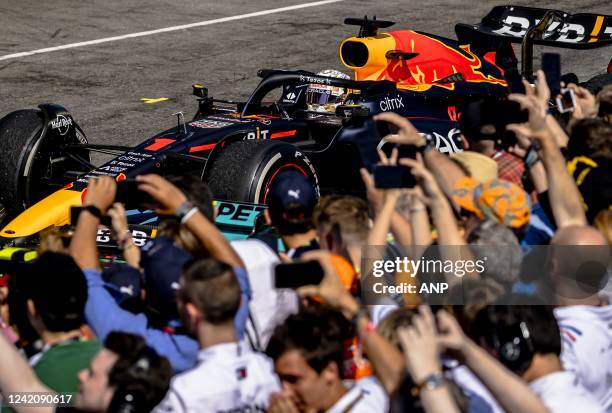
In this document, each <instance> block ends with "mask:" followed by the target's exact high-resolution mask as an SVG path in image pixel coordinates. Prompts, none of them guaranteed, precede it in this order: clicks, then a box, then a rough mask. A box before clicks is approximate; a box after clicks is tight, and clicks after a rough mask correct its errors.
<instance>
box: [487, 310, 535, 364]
mask: <svg viewBox="0 0 612 413" xmlns="http://www.w3.org/2000/svg"><path fill="white" fill-rule="evenodd" d="M493 347H494V349H495V352H496V353H497V358H498V360H499V361H500V362H501V363H502V364H503V365H505V366H506V367H508V368H509V369H510V370H512V371H514V372H523V371H525V370H527V368H528V367H529V364H530V363H531V359H532V358H533V356H534V354H535V349H534V345H533V341H532V340H531V333H530V332H529V328H528V327H527V323H526V322H525V321H521V322H520V323H518V324H514V325H510V326H508V327H505V328H504V329H503V330H502V331H496V332H495V334H494V335H493Z"/></svg>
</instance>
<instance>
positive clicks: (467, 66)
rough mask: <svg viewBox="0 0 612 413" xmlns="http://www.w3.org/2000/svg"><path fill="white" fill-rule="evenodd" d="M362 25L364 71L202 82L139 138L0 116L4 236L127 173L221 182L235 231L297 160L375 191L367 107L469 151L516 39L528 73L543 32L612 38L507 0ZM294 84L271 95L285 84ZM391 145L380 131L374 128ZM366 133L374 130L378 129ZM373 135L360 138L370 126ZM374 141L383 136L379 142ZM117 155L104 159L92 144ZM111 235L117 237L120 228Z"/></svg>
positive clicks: (134, 217)
mask: <svg viewBox="0 0 612 413" xmlns="http://www.w3.org/2000/svg"><path fill="white" fill-rule="evenodd" d="M345 23H347V24H352V25H358V26H359V27H360V29H359V34H358V35H357V36H354V37H349V38H347V39H345V40H343V41H342V42H341V44H340V48H339V54H340V60H341V62H342V63H343V64H344V66H346V67H347V68H348V69H350V70H352V71H353V72H354V78H353V79H350V78H346V76H344V77H343V76H338V75H333V76H330V75H329V73H325V72H323V73H321V74H314V73H310V72H306V71H300V70H298V71H284V70H260V71H259V72H258V75H259V76H260V77H261V78H262V80H261V82H260V83H259V85H258V86H257V87H256V88H255V90H254V91H253V92H252V94H251V95H250V97H249V98H248V99H247V100H246V101H245V102H232V101H227V100H219V99H214V98H212V97H210V96H209V95H208V90H207V88H206V87H204V86H203V85H193V93H194V95H195V96H196V97H197V98H198V108H197V111H196V114H195V116H194V117H193V119H192V120H191V121H185V120H184V119H183V118H182V117H180V116H179V117H178V121H177V126H176V127H174V128H172V129H169V130H166V131H163V132H160V133H156V134H154V135H153V136H152V137H150V138H148V139H145V140H144V141H143V142H142V143H141V144H139V145H137V146H134V147H124V146H117V145H104V144H90V143H88V141H87V138H86V135H85V133H84V132H83V130H82V129H81V128H80V127H79V125H78V124H77V123H76V121H75V120H74V118H73V117H72V115H71V114H70V113H69V112H68V111H67V110H66V109H65V108H64V107H62V106H60V105H57V104H43V105H39V106H38V108H37V109H26V110H19V111H16V112H12V113H10V114H8V115H6V116H5V117H4V118H2V119H0V147H1V148H2V150H1V151H0V179H1V180H2V182H3V184H4V185H3V186H2V188H0V203H2V205H3V206H4V211H5V214H6V220H5V222H7V224H6V225H5V226H4V228H2V230H1V231H0V243H1V244H3V245H5V246H9V247H19V246H28V245H32V244H35V243H36V242H37V237H36V234H37V233H39V232H40V231H41V230H43V229H45V228H48V227H51V226H60V227H61V226H64V225H69V224H70V207H71V206H77V205H80V204H82V201H83V199H84V195H85V191H86V187H87V182H88V179H89V178H91V177H96V176H102V175H106V176H111V177H114V178H115V179H116V180H117V181H118V182H121V181H124V180H128V181H129V180H131V179H133V178H134V177H135V176H137V175H139V174H145V173H157V174H160V175H164V176H167V175H178V174H191V175H195V176H198V177H201V179H203V180H205V181H206V182H208V184H209V185H210V188H211V190H212V192H213V194H214V196H215V198H216V199H218V201H217V207H218V212H219V217H218V219H217V223H218V224H219V226H220V227H221V228H222V229H223V230H224V231H225V232H226V234H228V236H230V237H234V238H235V237H243V236H246V235H248V234H249V233H250V232H251V231H252V228H253V226H254V225H255V223H256V218H257V216H258V215H259V213H260V212H261V210H262V209H263V208H265V204H266V201H267V200H266V197H267V189H268V188H269V186H270V184H271V183H272V182H273V181H274V179H275V178H276V176H277V175H278V174H279V173H280V172H281V171H285V170H296V171H298V172H299V173H301V174H303V175H305V176H306V177H308V179H309V180H310V181H311V182H312V184H313V186H314V187H315V188H316V190H317V192H318V193H320V194H325V193H332V192H333V193H356V194H363V192H364V188H363V184H362V182H361V179H360V176H359V168H360V167H361V166H362V165H363V164H364V162H365V158H367V154H364V149H363V145H362V143H363V142H361V141H359V139H357V135H359V134H361V135H363V125H364V119H367V118H369V117H371V116H372V115H375V114H377V113H381V112H387V111H393V112H396V113H398V114H400V115H402V116H405V117H406V118H408V119H410V120H411V121H412V122H413V123H414V124H415V126H416V127H417V128H418V129H419V130H420V131H421V132H423V133H425V134H427V136H428V139H431V140H433V142H434V143H435V145H436V146H437V148H438V149H439V150H440V151H441V152H456V151H460V150H462V146H461V140H460V139H459V137H460V131H459V130H458V127H457V108H458V107H460V106H461V105H462V104H464V103H465V102H467V101H470V100H475V99H479V98H482V97H484V96H504V95H506V94H507V93H508V87H507V86H508V85H507V82H506V80H505V78H504V72H505V71H507V70H511V69H513V68H515V69H516V67H517V62H518V61H517V59H516V57H515V56H514V52H513V49H512V46H511V43H513V42H522V44H523V60H522V73H523V74H524V75H525V76H527V77H529V76H530V75H531V71H532V63H531V60H532V48H533V45H534V44H546V45H554V46H557V47H569V48H575V49H590V48H594V47H600V46H605V45H609V44H610V43H612V38H611V37H610V36H611V34H612V17H610V16H602V15H592V14H576V15H570V14H568V13H564V12H560V11H554V10H544V9H536V8H527V7H514V6H498V7H495V8H493V9H492V11H491V12H490V13H489V14H488V15H487V16H485V17H484V18H483V19H482V22H481V23H480V24H478V25H465V24H458V25H457V26H456V33H457V37H458V39H457V40H453V39H447V38H443V37H439V36H436V35H432V34H427V33H422V32H417V31H412V30H399V31H392V32H388V33H381V32H379V29H381V28H383V29H384V28H387V27H390V26H391V25H393V24H394V23H393V22H390V21H383V20H376V18H374V19H368V18H367V17H366V18H364V19H346V20H345ZM279 89H280V91H281V92H282V94H281V97H280V98H278V99H276V100H274V101H272V102H268V103H266V101H265V99H266V97H267V96H269V95H270V94H272V93H273V92H274V91H278V90H279ZM371 135H372V136H370V139H374V140H375V142H373V145H369V146H368V145H365V146H366V147H367V148H369V149H368V150H370V151H371V150H372V148H374V149H375V148H380V146H381V145H380V143H381V142H379V141H380V139H381V137H380V136H375V135H376V134H371ZM366 138H367V137H366ZM360 139H361V138H360ZM370 143H372V142H370ZM96 151H98V152H104V153H112V154H116V157H115V158H114V159H112V160H110V161H108V162H106V163H104V164H103V165H101V166H97V167H96V166H94V165H92V164H91V160H90V153H91V152H96ZM132 207H133V208H132V209H131V210H130V211H128V218H129V222H130V225H131V228H132V229H133V234H134V238H135V239H136V240H137V244H139V245H142V243H144V241H143V240H144V239H146V238H148V237H151V236H154V235H155V226H156V223H157V220H158V218H157V217H156V216H155V214H154V213H153V212H152V211H150V210H146V209H145V208H139V207H138V205H136V206H132ZM98 241H99V242H100V243H101V244H105V243H112V240H111V239H110V237H109V236H108V231H107V232H105V230H104V229H101V230H100V233H99V237H98Z"/></svg>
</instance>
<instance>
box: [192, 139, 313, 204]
mask: <svg viewBox="0 0 612 413" xmlns="http://www.w3.org/2000/svg"><path fill="white" fill-rule="evenodd" d="M209 162H212V163H211V164H207V165H206V171H205V175H204V180H205V181H206V182H207V183H208V185H209V186H210V189H211V191H212V193H213V195H214V196H215V198H218V199H225V200H229V201H237V202H249V203H257V204H265V203H266V196H267V190H268V187H269V186H270V184H271V183H272V181H273V180H274V179H275V177H276V175H277V174H278V173H279V172H281V171H283V170H288V169H290V170H296V171H298V172H300V173H302V174H303V175H304V176H306V177H307V178H308V179H309V180H310V182H312V184H313V186H314V188H315V191H316V192H317V195H318V194H319V180H318V177H317V175H316V172H315V170H314V167H313V166H312V163H311V162H310V160H309V159H308V158H307V157H306V156H305V155H304V154H302V153H301V152H300V151H299V150H298V149H297V148H296V147H295V146H293V145H292V144H290V143H287V142H280V141H270V140H260V141H256V140H253V141H249V140H247V141H237V142H231V143H229V144H226V145H225V147H223V148H222V149H221V152H219V153H217V154H216V156H214V157H213V158H212V159H211V161H209Z"/></svg>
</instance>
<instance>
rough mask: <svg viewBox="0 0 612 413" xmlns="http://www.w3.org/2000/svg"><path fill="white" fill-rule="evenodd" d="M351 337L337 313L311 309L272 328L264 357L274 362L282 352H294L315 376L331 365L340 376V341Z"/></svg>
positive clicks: (344, 321)
mask: <svg viewBox="0 0 612 413" xmlns="http://www.w3.org/2000/svg"><path fill="white" fill-rule="evenodd" d="M351 333H352V328H351V325H350V323H349V322H348V321H347V320H346V318H344V316H343V315H342V314H341V313H339V312H338V311H336V310H333V309H331V308H329V307H327V306H324V305H312V306H308V307H305V308H303V309H302V310H301V311H300V312H299V313H298V314H294V315H291V316H289V318H287V320H285V322H284V323H283V324H281V325H278V326H277V327H276V329H275V330H274V333H273V334H272V337H271V338H270V341H269V342H268V347H267V348H266V354H267V355H268V356H269V357H271V358H272V359H273V360H274V361H276V360H278V358H280V357H281V356H282V355H283V354H285V353H286V352H288V351H291V350H298V351H300V352H301V353H302V355H303V356H304V358H305V359H306V362H307V363H308V365H309V366H310V367H312V368H313V369H314V370H315V371H316V372H317V373H321V372H322V371H323V369H325V367H327V366H328V365H329V363H332V362H333V363H336V365H337V366H338V372H339V373H340V374H342V373H341V372H342V360H343V358H342V356H343V352H344V341H345V340H347V339H349V338H350V337H351V336H352V334H351Z"/></svg>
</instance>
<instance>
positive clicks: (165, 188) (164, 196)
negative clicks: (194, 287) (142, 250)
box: [136, 175, 244, 268]
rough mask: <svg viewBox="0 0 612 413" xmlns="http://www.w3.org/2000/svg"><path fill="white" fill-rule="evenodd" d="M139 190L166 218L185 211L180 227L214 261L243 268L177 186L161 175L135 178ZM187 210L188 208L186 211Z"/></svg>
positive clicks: (213, 228) (229, 248) (235, 255)
mask: <svg viewBox="0 0 612 413" xmlns="http://www.w3.org/2000/svg"><path fill="white" fill-rule="evenodd" d="M136 179H137V180H138V182H139V186H138V189H140V190H141V191H144V192H147V193H148V194H149V195H151V196H152V197H153V198H154V199H155V200H156V201H157V202H158V203H159V204H160V206H161V207H162V211H158V212H163V213H166V214H176V213H177V212H179V211H180V210H182V209H186V211H185V212H184V213H183V214H182V215H183V216H182V217H181V224H183V225H185V227H187V229H188V230H189V231H191V232H192V233H193V235H195V237H196V238H197V239H198V241H199V242H200V243H201V244H202V246H203V247H204V248H205V249H206V250H207V251H208V252H209V253H210V256H211V257H212V258H216V259H218V260H220V261H223V262H225V263H227V264H229V265H231V266H232V267H240V268H244V263H243V262H242V259H240V257H239V256H238V254H237V253H236V252H235V251H234V249H233V248H232V246H231V245H230V243H229V242H228V241H227V239H225V237H224V236H223V234H222V233H221V231H219V230H218V229H217V227H216V226H215V224H214V222H210V221H209V220H208V219H207V218H206V217H205V216H204V215H202V213H201V212H200V211H198V209H197V208H196V207H194V206H189V200H188V199H187V196H185V194H183V193H182V192H181V190H180V189H178V188H177V187H176V186H174V185H173V184H172V183H170V182H168V181H167V180H166V179H164V178H162V177H161V176H159V175H140V176H138V177H137V178H136ZM185 207H187V208H185Z"/></svg>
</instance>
